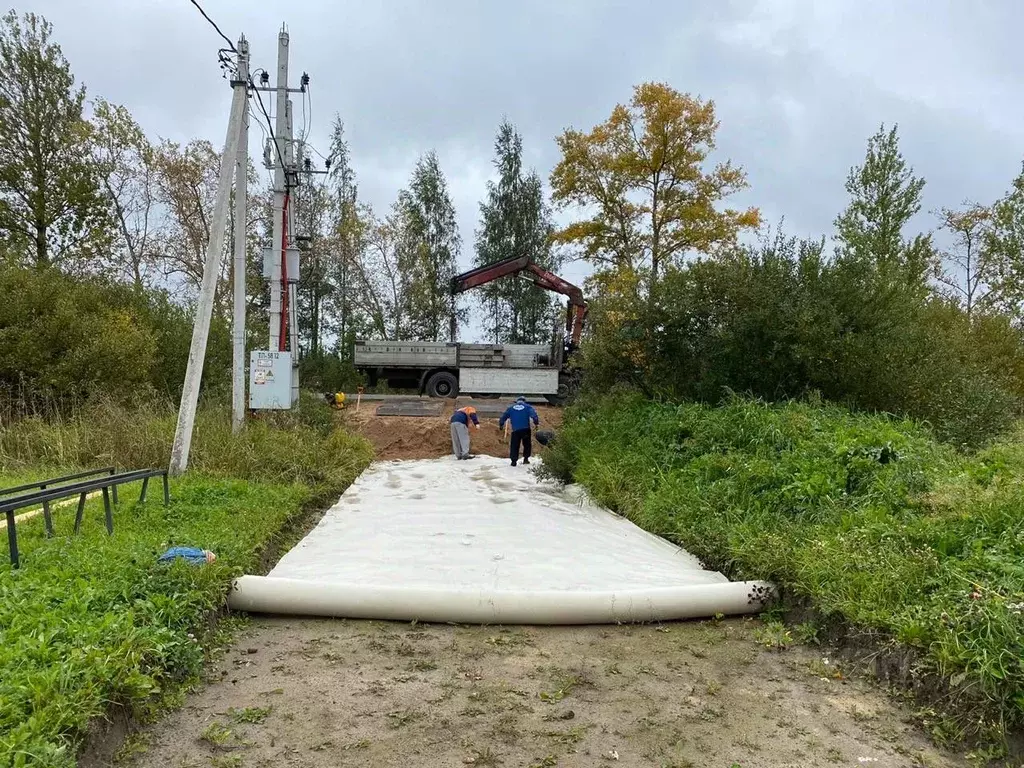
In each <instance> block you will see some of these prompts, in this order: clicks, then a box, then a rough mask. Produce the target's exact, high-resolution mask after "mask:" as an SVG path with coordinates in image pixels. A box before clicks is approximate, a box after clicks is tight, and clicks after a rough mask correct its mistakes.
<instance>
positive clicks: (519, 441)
mask: <svg viewBox="0 0 1024 768" xmlns="http://www.w3.org/2000/svg"><path fill="white" fill-rule="evenodd" d="M520 445H522V446H523V458H524V459H528V458H530V454H531V453H533V441H532V440H531V439H530V430H529V429H517V430H515V431H514V432H513V433H512V445H510V446H509V449H508V456H509V458H510V459H512V463H513V464H515V463H516V462H518V461H519V446H520Z"/></svg>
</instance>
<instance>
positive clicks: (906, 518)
mask: <svg viewBox="0 0 1024 768" xmlns="http://www.w3.org/2000/svg"><path fill="white" fill-rule="evenodd" d="M1022 437H1024V435H1022ZM545 462H546V466H548V467H549V471H551V472H554V473H556V474H557V475H559V476H562V477H566V476H572V477H573V478H575V479H576V480H577V481H579V482H580V483H582V484H583V485H584V486H585V487H586V488H587V490H588V492H589V493H590V494H591V496H593V497H594V498H595V499H596V500H597V501H598V502H600V503H603V504H605V505H607V506H608V507H610V508H612V509H614V510H617V511H619V512H621V513H623V514H625V515H627V516H629V517H630V518H631V519H632V520H634V521H635V522H636V523H638V524H639V525H641V526H642V527H644V528H646V529H647V530H649V531H652V532H654V533H657V534H660V535H663V536H666V537H668V538H670V539H672V540H673V541H675V542H677V543H679V544H680V545H681V546H683V547H685V548H686V549H688V550H689V551H691V552H692V553H693V554H695V555H697V556H698V557H700V558H701V559H703V560H704V561H705V562H706V563H708V564H709V565H711V566H712V567H715V568H718V569H721V570H723V571H724V572H725V573H727V574H728V575H730V576H732V577H734V578H761V579H769V580H772V581H775V582H776V583H778V584H779V585H780V586H782V587H783V589H784V590H785V591H786V592H787V593H788V594H789V595H791V596H795V597H797V598H799V599H801V600H806V601H808V602H810V603H811V604H812V605H813V606H814V607H815V608H816V609H817V610H818V611H819V612H820V614H822V615H823V616H824V617H826V618H831V619H834V620H838V621H840V622H842V623H845V624H847V625H852V626H855V627H859V628H862V629H869V630H873V631H876V632H881V633H883V634H884V635H885V636H886V637H888V638H891V639H892V640H893V641H895V642H896V643H897V644H899V645H901V646H903V647H907V648H911V649H913V650H914V652H915V653H917V654H919V656H920V658H921V659H922V669H924V670H925V671H926V672H927V673H928V674H930V675H931V676H933V677H935V678H936V679H939V680H941V681H943V684H944V686H945V687H947V688H948V692H947V693H946V698H945V699H944V703H945V706H946V709H947V712H948V713H949V714H950V715H951V717H952V719H953V721H955V723H956V724H957V725H958V727H959V728H960V729H961V733H963V734H967V733H972V734H979V733H980V734H984V735H991V734H993V733H999V732H1000V729H1001V728H1019V727H1020V726H1021V725H1022V724H1024V667H1021V665H1020V661H1019V660H1020V659H1021V658H1024V618H1022V611H1024V569H1022V568H1021V567H1020V565H1019V563H1020V562H1021V559H1022V557H1024V539H1022V538H1021V536H1019V535H1018V533H1017V532H1018V529H1019V521H1020V513H1019V510H1020V508H1021V506H1022V505H1024V490H1022V488H1021V486H1020V484H1019V483H1018V482H1017V480H1016V478H1017V477H1019V475H1020V473H1021V471H1022V470H1024V443H1020V442H1007V443H1003V444H998V445H995V446H993V447H992V448H990V449H989V450H987V451H985V452H983V453H980V454H978V455H977V456H975V457H972V458H965V457H963V456H959V455H957V454H956V453H955V452H953V451H952V450H951V449H950V448H947V447H944V446H942V445H940V444H938V443H936V442H935V441H934V440H933V439H932V438H931V437H930V434H929V432H928V431H927V430H926V429H924V428H922V427H919V426H917V425H915V424H913V423H910V422H901V421H896V420H893V419H891V418H888V417H882V416H858V415H854V414H851V413H850V412H848V411H845V410H843V409H841V408H837V407H825V408H821V407H815V406H812V405H810V404H806V403H787V404H781V405H774V406H773V405H766V404H765V403H763V402H758V401H747V400H738V399H731V400H729V401H728V402H727V403H726V404H725V405H723V406H722V407H719V408H709V407H707V406H703V405H698V404H688V405H679V406H677V405H668V404H656V403H652V402H650V401H647V400H644V399H643V398H641V397H639V396H637V395H629V394H622V395H619V396H617V397H613V398H606V399H604V400H602V401H600V402H599V403H597V404H596V405H594V406H593V407H592V408H583V407H574V408H573V409H571V410H570V411H569V412H567V414H566V422H565V424H564V426H563V428H562V430H561V432H560V433H559V438H558V441H557V442H556V443H555V444H554V446H553V447H552V448H551V449H549V451H548V453H547V454H546V458H545Z"/></svg>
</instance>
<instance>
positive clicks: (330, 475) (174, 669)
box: [0, 403, 372, 768]
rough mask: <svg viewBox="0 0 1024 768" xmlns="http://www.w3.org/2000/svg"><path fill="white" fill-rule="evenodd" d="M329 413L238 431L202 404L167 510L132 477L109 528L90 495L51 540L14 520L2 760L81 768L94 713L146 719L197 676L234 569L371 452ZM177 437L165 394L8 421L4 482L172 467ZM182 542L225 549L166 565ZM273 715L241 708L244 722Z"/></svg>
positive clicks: (5, 602) (6, 599)
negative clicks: (209, 557)
mask: <svg viewBox="0 0 1024 768" xmlns="http://www.w3.org/2000/svg"><path fill="white" fill-rule="evenodd" d="M322 411H323V412H320V411H316V410H308V409H304V410H303V411H300V412H299V413H298V414H297V415H291V416H278V417H275V418H270V419H266V420H262V421H258V422H254V423H251V424H250V425H249V426H248V427H247V429H246V431H245V432H244V433H243V434H242V435H240V436H237V437H236V436H234V435H232V434H231V429H230V423H229V420H228V415H227V413H226V412H225V411H224V410H223V409H218V408H207V409H204V410H203V411H201V414H200V417H199V419H198V422H197V429H196V437H195V440H194V442H193V453H192V462H191V465H192V467H193V472H191V473H190V474H189V475H187V476H185V477H184V478H182V479H180V480H178V481H174V482H172V486H171V504H170V506H168V507H164V506H163V504H162V494H160V493H158V492H154V493H151V494H150V500H149V501H148V502H147V503H146V504H144V505H139V504H137V503H135V502H134V500H135V499H137V498H138V484H137V483H136V484H134V485H132V486H125V487H123V488H122V489H121V491H120V496H121V504H120V505H118V507H117V508H116V510H115V518H114V535H113V536H108V535H107V534H106V530H105V528H104V526H103V512H102V502H100V501H99V500H93V501H90V502H89V503H88V504H87V506H86V514H85V517H84V524H83V527H82V532H81V534H80V535H77V536H76V535H73V534H72V533H71V527H72V520H73V516H74V507H73V506H72V507H71V508H70V509H69V508H56V509H55V511H54V518H55V527H56V532H57V535H56V536H55V537H54V538H53V539H49V540H48V539H46V538H45V537H44V536H43V522H42V519H41V518H38V517H37V518H34V519H31V520H26V521H24V522H22V523H20V524H19V525H18V540H19V545H20V548H21V557H22V561H21V562H22V567H21V568H20V569H18V570H13V569H12V568H11V567H10V564H9V561H8V556H7V551H6V546H3V547H2V548H0V766H46V767H54V768H68V767H69V766H73V765H74V764H75V757H76V754H77V751H78V747H79V746H80V744H81V741H82V738H83V737H84V735H85V733H86V731H87V728H88V726H89V724H90V722H91V721H92V720H93V719H95V718H97V717H101V716H103V715H105V714H106V713H107V712H108V711H109V710H110V709H111V707H113V706H122V707H125V708H126V709H127V710H128V711H129V712H130V713H131V714H133V715H135V716H136V717H140V718H143V719H144V718H146V717H148V716H150V715H152V714H153V713H154V712H155V711H157V710H158V709H159V707H160V706H162V705H163V703H165V702H166V701H168V700H169V698H173V694H176V693H177V692H180V691H181V690H182V689H183V687H185V686H187V685H189V684H190V683H192V682H194V681H195V680H197V676H198V675H199V673H200V671H201V669H202V666H203V664H204V662H205V660H206V659H207V658H208V655H209V652H210V651H211V650H212V649H213V648H215V647H216V645H217V641H218V635H217V633H216V632H214V631H212V630H213V627H214V624H213V622H211V619H212V618H213V617H214V615H215V614H216V612H217V611H219V610H220V609H221V608H222V606H223V605H224V599H225V596H226V594H227V590H228V588H229V586H230V584H231V581H232V579H233V578H234V577H235V576H236V575H238V574H241V573H244V572H247V571H249V572H251V571H252V570H253V569H254V568H256V567H257V566H258V565H259V555H260V553H261V552H262V551H263V550H264V549H265V548H266V547H267V545H268V544H270V543H271V542H272V541H280V537H279V534H280V533H281V531H282V529H283V527H284V526H285V524H286V523H287V522H288V521H289V520H291V519H294V518H296V517H298V516H300V515H301V513H302V511H303V509H304V507H305V506H306V505H308V504H311V503H314V500H316V499H322V498H324V497H326V496H327V495H329V494H337V493H340V491H341V490H343V489H344V488H345V487H346V486H347V485H348V484H350V483H351V482H352V480H353V479H355V477H356V476H357V475H358V473H359V472H360V471H362V469H363V468H364V467H365V466H366V465H367V464H368V463H369V461H370V459H371V456H372V451H371V449H370V446H369V445H368V444H366V443H365V441H363V440H361V439H360V438H357V437H354V436H352V435H349V434H347V433H345V432H343V431H341V430H336V429H334V428H333V417H332V416H331V414H330V412H329V411H327V409H326V407H323V408H322ZM173 432H174V418H173V412H172V411H170V410H169V409H168V408H166V407H165V406H163V405H159V404H158V405H148V406H146V407H144V408H142V409H137V410H132V409H130V408H128V407H125V406H121V405H116V404H111V403H98V404H93V405H87V406H84V407H83V408H82V410H81V411H80V412H78V413H76V414H74V415H72V416H70V417H68V418H65V419H60V420H51V421H43V420H41V419H35V418H29V419H24V420H21V421H18V422H15V423H14V424H11V425H8V426H7V427H5V428H0V488H2V487H7V486H10V485H16V484H19V483H22V482H30V481H32V480H37V479H42V478H45V477H53V476H56V475H60V474H65V473H66V472H68V471H73V470H61V469H52V467H72V468H73V467H76V466H78V467H81V466H85V467H96V466H103V465H105V464H114V465H116V466H118V468H126V469H127V468H133V467H139V466H166V462H167V457H168V455H169V451H170V441H171V438H172V436H173ZM0 539H6V534H2V535H0ZM178 544H180V545H191V546H197V547H202V548H204V549H210V550H213V551H214V552H216V553H217V556H218V558H217V560H216V562H215V563H213V564H211V565H203V566H192V565H187V564H184V563H177V564H173V565H170V566H167V565H159V564H158V563H157V557H158V556H159V554H160V553H161V552H163V551H164V550H165V549H166V548H167V547H169V546H173V545H178ZM265 715H266V713H265V712H264V711H263V710H260V709H255V708H254V709H249V710H242V711H240V712H239V713H236V716H237V717H238V718H239V719H240V720H242V721H245V722H256V721H257V720H258V719H260V718H263V717H265Z"/></svg>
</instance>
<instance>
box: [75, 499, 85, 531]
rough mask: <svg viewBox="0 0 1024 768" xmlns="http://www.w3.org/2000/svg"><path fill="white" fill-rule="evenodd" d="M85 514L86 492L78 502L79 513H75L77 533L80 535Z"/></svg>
mask: <svg viewBox="0 0 1024 768" xmlns="http://www.w3.org/2000/svg"><path fill="white" fill-rule="evenodd" d="M84 513H85V492H84V491H83V492H82V496H81V498H80V499H79V500H78V511H77V512H75V533H78V531H79V529H80V528H81V527H82V515H83V514H84Z"/></svg>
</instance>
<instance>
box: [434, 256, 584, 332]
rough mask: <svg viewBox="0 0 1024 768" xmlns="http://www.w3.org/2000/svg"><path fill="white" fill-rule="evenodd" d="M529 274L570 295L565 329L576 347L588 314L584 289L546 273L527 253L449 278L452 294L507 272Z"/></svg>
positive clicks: (541, 283)
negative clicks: (450, 279) (584, 319)
mask: <svg viewBox="0 0 1024 768" xmlns="http://www.w3.org/2000/svg"><path fill="white" fill-rule="evenodd" d="M523 273H529V278H530V279H531V280H532V281H533V284H534V285H537V286H539V287H541V288H544V289H545V290H548V291H552V292H554V293H560V294H562V295H563V296H567V297H568V298H569V311H568V313H567V315H566V321H565V328H566V331H568V332H569V334H570V338H571V339H572V344H573V345H574V346H578V345H579V343H580V337H581V336H582V334H583V318H584V316H585V315H586V313H587V302H586V299H584V298H583V291H581V290H580V289H579V288H578V287H577V286H575V285H573V284H572V283H570V282H568V281H567V280H563V279H562V278H560V277H559V276H558V275H556V274H554V273H553V272H549V271H548V270H546V269H544V268H543V267H542V266H540V265H539V264H535V263H534V262H532V261H531V260H530V258H529V257H528V256H517V257H513V258H511V259H505V260H503V261H497V262H495V263H494V264H486V265H484V266H482V267H477V268H476V269H471V270H469V271H468V272H463V273H462V274H461V275H456V276H455V277H453V278H452V282H451V292H452V294H453V295H454V294H457V293H462V292H463V291H468V290H469V289H470V288H476V287H478V286H481V285H486V284H487V283H490V282H493V281H494V280H500V279H501V278H503V277H509V276H510V275H520V274H523Z"/></svg>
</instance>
